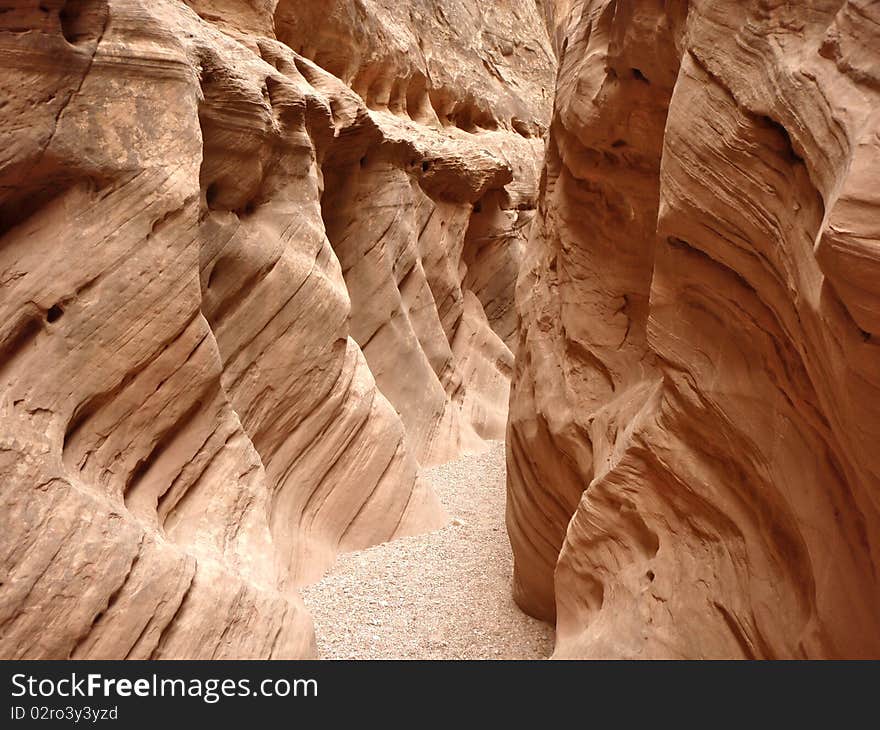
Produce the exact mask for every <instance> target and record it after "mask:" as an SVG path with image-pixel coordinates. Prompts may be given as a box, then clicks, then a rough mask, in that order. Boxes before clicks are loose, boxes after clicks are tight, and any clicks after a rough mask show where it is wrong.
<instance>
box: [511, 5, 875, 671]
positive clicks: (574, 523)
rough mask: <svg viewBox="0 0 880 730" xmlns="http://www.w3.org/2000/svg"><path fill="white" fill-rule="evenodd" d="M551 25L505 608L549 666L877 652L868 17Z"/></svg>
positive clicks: (758, 8)
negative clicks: (550, 625)
mask: <svg viewBox="0 0 880 730" xmlns="http://www.w3.org/2000/svg"><path fill="white" fill-rule="evenodd" d="M569 6H570V7H569ZM550 17H551V22H552V24H553V30H554V36H555V39H556V40H555V43H556V47H557V51H558V53H559V55H560V70H559V76H558V82H557V90H556V105H555V111H554V116H553V120H552V124H551V130H550V135H549V143H548V151H547V159H546V164H545V170H544V175H543V178H542V183H541V185H542V198H541V201H540V206H539V214H538V222H537V224H536V225H535V227H534V228H533V233H532V238H531V240H530V242H529V244H528V247H527V253H526V260H525V261H524V267H523V272H522V274H521V276H520V280H519V285H518V291H517V301H518V305H519V308H520V311H521V315H522V320H523V325H522V330H521V333H520V341H519V345H518V357H517V364H516V373H515V381H514V392H513V395H512V399H511V414H510V425H509V430H508V473H509V481H508V528H509V532H510V536H511V541H512V543H513V548H514V553H515V561H516V579H515V595H516V598H517V600H518V602H519V603H520V605H521V606H522V607H523V608H525V609H526V610H527V611H528V612H530V613H533V614H534V615H537V616H540V617H543V618H545V619H548V620H552V619H553V618H554V617H555V619H556V621H557V648H556V656H558V657H622V658H660V657H664V658H667V657H672V658H677V657H688V658H703V657H712V658H716V657H760V658H794V657H811V658H812V657H815V658H820V657H877V656H880V578H878V566H880V456H878V452H877V449H876V444H878V443H880V340H878V337H880V319H878V316H880V306H878V305H880V301H878V292H880V285H878V281H880V279H878V277H877V273H878V267H880V224H878V221H880V198H878V195H877V185H876V182H875V181H876V179H878V174H880V134H878V133H880V126H878V122H880V73H878V69H880V57H878V55H877V53H878V49H880V7H878V5H877V3H871V2H868V1H867V0H829V1H821V2H813V3H809V4H802V3H785V2H772V1H768V0H760V1H759V0H753V1H750V2H732V1H727V0H716V1H713V2H709V1H708V0H706V1H700V0H694V1H692V2H686V1H685V0H670V1H668V2H654V1H649V0H644V1H634V2H622V1H621V2H613V1H611V2H609V1H608V0H605V1H586V2H573V3H560V4H559V6H558V7H557V8H556V13H555V15H554V14H551V15H550Z"/></svg>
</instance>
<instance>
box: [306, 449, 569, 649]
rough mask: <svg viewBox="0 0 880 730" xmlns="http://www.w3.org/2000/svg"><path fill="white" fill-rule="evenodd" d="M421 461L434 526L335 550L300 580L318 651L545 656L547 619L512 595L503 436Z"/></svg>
mask: <svg viewBox="0 0 880 730" xmlns="http://www.w3.org/2000/svg"><path fill="white" fill-rule="evenodd" d="M490 446H491V448H490V449H489V450H488V451H486V452H484V453H482V454H476V455H466V456H463V457H462V458H459V459H457V460H455V461H452V462H449V463H448V464H443V465H442V466H437V467H433V468H430V469H425V470H423V472H422V474H423V476H424V478H425V479H427V480H428V481H429V482H430V483H431V484H432V486H433V487H434V490H435V491H436V492H437V494H438V496H439V497H440V500H441V501H442V502H443V505H444V507H446V510H447V512H448V513H449V517H450V522H449V524H447V525H446V527H444V528H443V529H441V530H437V531H435V532H430V533H427V534H424V535H417V536H414V537H406V538H402V539H400V540H393V541H392V542H387V543H383V544H381V545H377V546H376V547H372V548H370V549H368V550H363V551H360V552H357V553H350V554H347V555H342V556H340V557H339V559H338V561H337V563H336V565H335V566H334V567H333V568H332V569H331V571H330V573H329V574H328V575H326V576H325V577H324V579H323V580H321V581H320V582H318V583H316V584H314V585H311V586H308V587H306V588H303V589H302V591H301V592H302V596H303V598H304V600H305V602H306V605H307V606H308V608H309V609H310V610H311V612H312V616H313V617H314V620H315V633H316V635H317V642H318V654H319V656H320V657H321V658H324V659H544V658H546V657H548V656H549V655H550V653H551V652H552V651H553V628H552V627H551V626H548V625H547V624H545V623H543V622H541V621H538V620H536V619H533V618H531V617H529V616H527V615H526V614H524V613H523V612H522V611H521V610H520V609H519V608H518V607H517V606H516V604H515V603H514V601H513V598H512V597H511V580H512V576H513V556H512V554H511V550H510V543H509V542H508V539H507V532H506V531H505V527H504V508H505V486H504V480H505V464H504V442H502V441H495V442H492V443H491V444H490Z"/></svg>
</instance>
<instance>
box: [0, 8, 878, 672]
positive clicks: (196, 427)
mask: <svg viewBox="0 0 880 730" xmlns="http://www.w3.org/2000/svg"><path fill="white" fill-rule="evenodd" d="M0 58H2V60H3V63H2V70H0V88H2V94H0V310H2V317H0V658H114V659H115V658H133V659H144V658H198V659H210V658H215V659H224V658H256V659H265V658H301V657H312V656H315V655H316V652H317V648H318V646H321V647H323V650H322V654H325V655H327V654H329V655H334V656H371V655H375V656H378V655H380V654H381V655H382V656H404V655H407V656H425V657H426V658H427V657H428V656H435V657H438V658H442V657H448V656H467V657H471V656H497V655H502V656H510V657H522V658H525V657H533V656H534V657H536V656H546V655H547V654H548V653H549V652H550V651H551V649H552V652H553V656H554V657H557V658H802V657H808V658H841V657H847V658H857V657H875V658H876V657H880V575H878V567H880V451H878V449H877V444H878V443H880V190H878V187H877V185H876V180H877V179H878V175H880V4H878V3H876V2H871V0H815V2H810V3H792V2H783V1H782V0H747V1H746V2H741V1H737V2H735V1H734V0H712V1H710V0H665V1H663V0H617V1H614V0H555V1H554V0H504V1H503V2H501V1H500V0H499V1H498V2H477V1H476V0H409V1H408V2H397V1H396V0H334V2H317V1H312V0H188V1H187V2H183V1H182V0H149V1H148V0H42V1H39V0H0ZM505 439H506V446H502V445H500V444H498V443H497V442H498V441H500V440H505ZM477 455H479V456H477ZM503 458H506V484H507V491H506V521H505V520H504V518H503V516H502V515H501V514H500V512H501V510H500V508H499V507H500V504H501V503H500V502H499V501H498V500H499V498H500V500H502V501H503V500H504V485H503V484H502V479H503V474H504V471H505V467H504V464H503V463H502V460H503ZM438 469H440V471H438ZM438 479H439V480H440V481H438ZM435 487H437V488H436V489H435ZM441 499H442V500H443V501H441ZM444 505H446V506H445V507H444ZM447 508H448V510H449V513H447ZM462 515H465V516H462ZM505 523H506V524H505ZM493 525H494V527H493ZM495 528H497V529H495ZM456 530H457V531H456ZM505 530H506V531H505ZM399 538H402V539H399ZM508 538H509V543H510V546H511V547H512V561H511V560H510V557H509V555H508V553H507V550H508V546H507V540H508ZM392 540H393V541H394V542H391V543H389V542H388V541H392ZM470 541H472V542H470ZM383 543H387V544H383ZM378 545H381V547H373V546H378ZM368 548H371V549H370V550H368ZM357 551H365V552H363V553H360V552H358V554H357V555H344V556H343V557H342V558H340V560H339V562H338V565H337V567H336V568H334V567H333V566H334V562H335V561H336V560H337V556H341V555H343V554H344V553H355V552H357ZM377 551H379V552H377ZM480 551H484V552H480ZM439 556H449V558H448V559H447V560H446V561H445V562H443V561H441V560H439V559H438V557H439ZM483 556H484V558H483ZM481 559H485V561H486V570H485V571H480V570H479V565H480V560H481ZM418 561H421V562H418ZM458 566H460V573H456V568H458ZM420 567H421V568H423V569H422V570H421V572H420V570H419V568H420ZM328 571H329V575H328V577H327V578H325V579H324V581H321V579H322V576H324V575H325V574H327V573H328ZM334 571H336V572H335V573H334ZM358 571H363V572H358ZM420 576H421V577H422V578H424V577H425V576H435V578H434V579H435V580H436V581H437V583H436V586H441V587H442V591H444V592H443V593H442V595H438V594H437V593H436V592H435V593H428V592H425V593H423V594H420V597H421V598H425V597H426V596H429V595H430V596H431V597H432V598H431V601H432V602H430V603H429V602H427V600H425V601H421V602H420V600H419V599H414V601H413V603H412V605H409V603H407V601H406V600H405V599H406V597H407V596H409V595H410V594H411V593H412V591H413V590H414V589H413V588H412V586H413V585H415V583H412V582H411V583H410V584H406V581H407V580H410V581H415V580H418V579H420V578H419V577H420ZM487 577H489V578H490V579H488V580H487ZM426 579H427V578H426ZM399 585H402V587H401V588H400V590H399V591H397V586H399ZM306 586H309V587H308V588H305V587H306ZM389 586H393V587H394V590H395V591H396V592H395V593H394V596H393V600H390V601H389V600H386V599H385V598H382V599H379V598H376V599H375V601H376V605H378V606H379V607H381V608H382V609H384V611H380V612H379V613H380V614H383V613H384V614H387V617H388V618H387V622H384V621H383V624H382V625H383V626H385V625H386V623H387V625H390V626H392V627H394V626H397V627H398V628H397V629H394V630H396V631H397V632H398V634H397V635H398V636H403V634H406V635H407V636H408V637H409V638H408V641H409V643H407V644H406V646H405V647H404V646H402V645H401V646H397V645H395V644H394V641H395V639H394V636H393V635H392V636H390V638H389V636H388V634H387V631H386V630H385V629H382V630H381V631H379V630H373V628H368V627H365V626H362V625H360V624H357V625H355V624H354V622H358V621H375V620H378V619H377V618H376V615H377V614H375V613H373V612H372V611H373V609H370V611H366V609H364V611H361V609H360V608H358V606H360V605H361V604H358V603H357V594H358V592H359V590H363V591H364V592H365V593H366V592H370V595H373V594H375V595H376V596H378V595H380V594H381V595H386V594H387V593H388V590H389ZM342 589H344V590H345V592H346V593H347V594H349V595H347V596H346V597H345V598H344V599H343V598H341V597H340V596H339V591H341V590H342ZM301 590H306V592H307V595H308V596H309V601H310V604H309V605H310V606H312V605H313V602H314V601H318V600H320V601H323V602H325V603H322V604H321V605H316V606H315V608H314V611H315V616H316V617H317V628H318V632H319V633H318V639H317V643H316V636H315V626H314V625H313V621H312V617H311V613H310V611H309V610H308V609H307V608H306V605H305V604H304V603H303V601H302V599H301V597H300V591H301ZM479 591H485V592H486V594H487V595H486V598H487V601H486V603H485V607H486V616H484V617H482V618H481V619H479V620H475V614H476V613H477V612H478V611H479V606H480V605H481V601H480V600H479V593H478V592H479ZM352 596H354V597H355V600H354V602H353V603H351V604H349V603H347V601H350V600H351V599H352ZM509 596H512V597H513V599H515V601H516V603H517V604H518V605H519V607H520V608H521V609H522V610H523V611H525V612H526V613H527V614H529V615H530V616H532V617H535V618H537V619H540V620H542V621H544V622H547V623H548V624H550V625H551V626H555V629H556V637H555V648H553V647H551V646H550V644H551V643H552V641H551V640H550V638H549V633H548V632H549V631H550V629H549V628H548V627H545V626H543V625H542V624H540V623H538V622H535V621H532V620H531V619H528V618H527V617H525V616H522V615H519V614H518V613H517V612H516V609H514V608H513V606H512V604H510V601H509V600H508V597H509ZM398 598H400V600H401V601H403V602H402V603H400V604H399V605H398V604H397V603H395V601H396V600H397V599H398ZM326 602H329V603H326ZM383 602H384V603H389V605H388V606H382V605H381V604H382V603H383ZM509 604H510V605H509ZM349 605H351V606H353V607H354V608H352V610H350V611H349V610H343V609H344V608H345V607H346V606H349ZM401 607H402V608H403V609H406V610H407V611H409V612H408V613H405V614H404V613H398V614H395V610H396V608H401ZM436 610H442V611H443V612H444V614H443V616H442V617H439V618H437V617H435V619H436V620H435V619H431V618H424V620H423V617H430V615H431V612H432V611H436ZM458 616H460V617H461V619H460V623H459V619H458V618H457V617H458ZM404 619H405V620H404ZM328 621H330V622H331V623H330V624H327V623H326V622H328ZM342 621H349V622H352V624H351V625H348V626H340V622H342ZM481 621H482V623H481ZM376 625H377V626H378V625H379V624H376ZM456 626H459V627H460V628H461V631H462V632H465V631H468V632H471V633H473V634H475V635H478V636H480V637H482V638H481V639H480V640H479V641H476V642H474V641H470V640H468V641H465V640H464V639H463V634H462V635H461V636H460V635H456ZM322 630H323V631H324V633H323V634H322V633H321V632H322ZM419 632H421V633H422V634H424V636H421V634H420V633H419ZM372 636H376V637H378V638H377V639H376V640H377V641H379V642H380V644H381V647H377V648H376V651H375V653H373V654H371V649H370V647H369V646H363V645H357V646H354V645H348V644H347V642H352V641H358V642H364V641H370V640H372V639H371V637H372ZM420 637H421V638H420ZM410 639H411V641H410ZM422 639H424V641H422ZM388 642H391V643H390V644H389V643H388ZM328 647H329V649H328ZM445 647H446V648H448V649H449V650H448V651H447V650H446V648H445ZM422 652H424V653H422Z"/></svg>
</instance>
